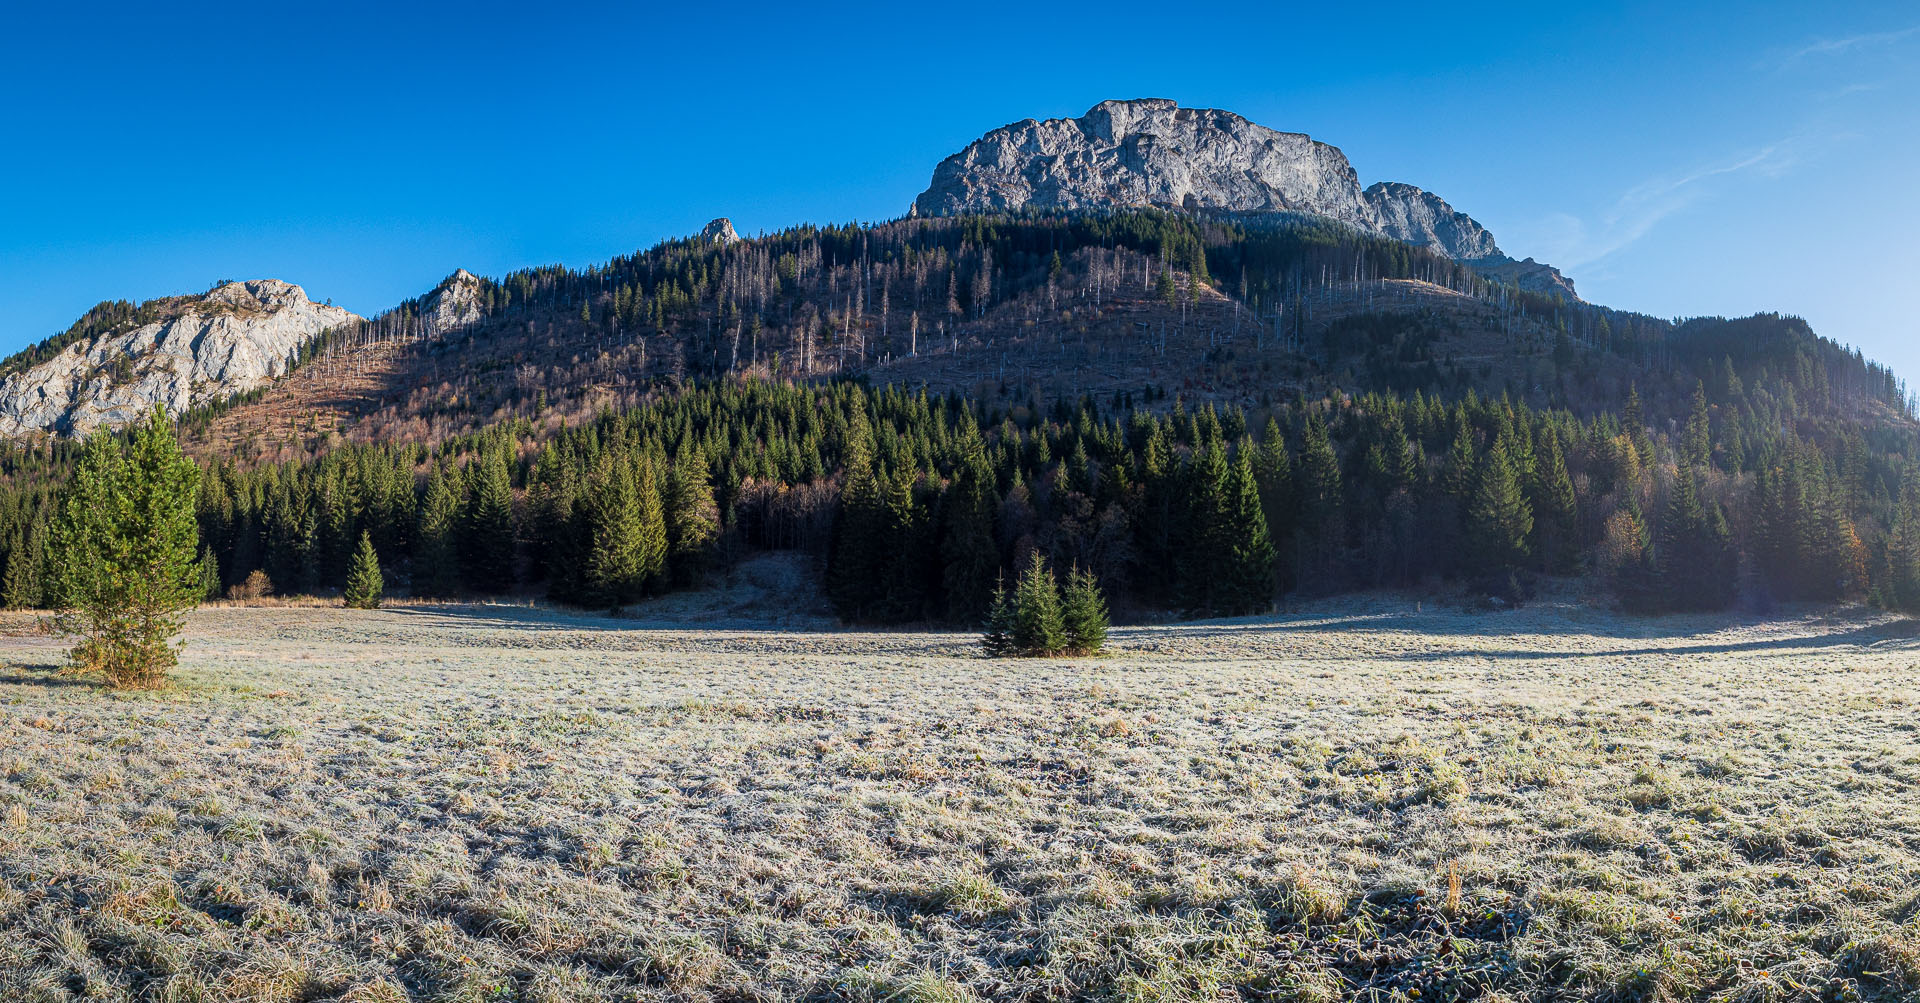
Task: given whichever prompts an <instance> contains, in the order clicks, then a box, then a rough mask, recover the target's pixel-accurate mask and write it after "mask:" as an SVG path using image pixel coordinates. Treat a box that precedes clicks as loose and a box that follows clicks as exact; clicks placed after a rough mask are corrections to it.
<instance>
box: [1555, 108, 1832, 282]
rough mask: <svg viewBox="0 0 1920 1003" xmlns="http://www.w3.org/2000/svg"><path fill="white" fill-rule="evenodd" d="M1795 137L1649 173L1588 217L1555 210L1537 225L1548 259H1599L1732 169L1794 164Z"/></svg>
mask: <svg viewBox="0 0 1920 1003" xmlns="http://www.w3.org/2000/svg"><path fill="white" fill-rule="evenodd" d="M1793 146H1794V143H1793V141H1792V140H1790V139H1787V140H1781V141H1780V142H1777V143H1773V144H1771V145H1769V146H1766V147H1763V148H1762V149H1760V150H1757V151H1754V152H1750V153H1744V154H1741V155H1738V156H1734V157H1729V158H1727V159H1726V160H1724V161H1722V162H1718V163H1712V164H1709V165H1707V166H1704V167H1700V168H1697V169H1695V170H1692V171H1689V172H1686V173H1684V174H1679V175H1663V176H1659V177H1653V178H1649V179H1647V180H1646V181H1643V182H1641V183H1640V184H1637V185H1635V186H1633V187H1632V188H1629V189H1628V190H1627V191H1626V192H1625V193H1623V194H1622V195H1621V196H1620V197H1619V198H1617V199H1615V200H1614V202H1613V204H1612V205H1610V206H1608V207H1607V208H1606V209H1604V210H1603V211H1601V212H1600V213H1598V214H1597V215H1596V216H1595V217H1594V218H1593V219H1592V220H1591V221H1588V220H1585V219H1582V218H1580V217H1578V216H1574V215H1572V214H1569V213H1557V214H1555V215H1554V216H1553V217H1551V218H1549V219H1548V220H1547V221H1546V222H1545V223H1544V224H1542V225H1541V227H1540V229H1541V230H1542V231H1543V232H1542V234H1541V237H1542V240H1541V243H1542V244H1543V245H1544V246H1547V247H1551V248H1553V250H1552V251H1550V252H1549V253H1550V255H1551V256H1550V257H1547V258H1546V260H1548V261H1552V262H1553V263H1554V264H1556V265H1559V266H1561V267H1562V268H1576V267H1579V266H1581V265H1585V264H1589V263H1592V262H1595V261H1599V260H1601V259H1603V258H1606V257H1608V256H1609V255H1612V254H1614V253H1616V252H1618V251H1620V250H1622V249H1623V248H1625V247H1627V246H1628V245H1630V244H1632V243H1634V242H1635V241H1637V240H1639V239H1640V238H1642V237H1644V236H1646V235H1647V234H1648V233H1649V232H1651V231H1652V230H1653V228H1654V227H1655V226H1657V225H1659V223H1660V221H1661V220H1664V219H1666V218H1667V217H1669V216H1671V215H1673V214H1674V213H1676V212H1679V211H1681V210H1682V209H1685V208H1686V207H1687V206H1689V205H1691V204H1693V203H1694V202H1696V201H1698V200H1700V199H1701V198H1704V197H1706V196H1707V195H1709V194H1711V193H1712V190H1713V187H1714V182H1715V181H1716V180H1717V179H1722V178H1726V177H1729V176H1731V175H1736V174H1750V173H1751V174H1762V175H1766V176H1778V175H1779V174H1781V173H1784V172H1785V171H1786V170H1788V169H1789V168H1790V167H1792V166H1793V162H1794V155H1793Z"/></svg>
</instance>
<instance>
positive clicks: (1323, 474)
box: [1294, 415, 1346, 589]
mask: <svg viewBox="0 0 1920 1003" xmlns="http://www.w3.org/2000/svg"><path fill="white" fill-rule="evenodd" d="M1298 470H1299V477H1298V480H1297V481H1296V483H1297V484H1298V498H1299V500H1300V502H1299V513H1300V516H1299V521H1298V522H1297V523H1296V524H1295V529H1294V535H1295V538H1296V549H1297V550H1298V551H1299V552H1300V553H1301V554H1302V555H1303V557H1304V560H1303V561H1302V565H1303V567H1302V568H1301V569H1300V571H1299V572H1298V574H1299V580H1300V582H1301V584H1303V585H1309V586H1312V587H1315V588H1321V589H1325V588H1328V587H1331V586H1333V585H1335V584H1337V583H1336V582H1335V581H1334V580H1333V579H1334V574H1335V570H1336V569H1335V560H1336V559H1337V558H1338V556H1339V554H1340V551H1341V550H1342V549H1343V548H1344V547H1345V545H1346V528H1345V520H1344V519H1343V517H1342V507H1343V506H1342V497H1341V486H1340V460H1339V457H1338V456H1336V455H1335V454H1334V451H1333V442H1332V440H1331V439H1330V438H1329V437H1328V435H1327V427H1326V425H1325V424H1324V423H1322V422H1321V420H1320V417H1319V416H1318V415H1312V416H1309V417H1308V418H1307V427H1306V432H1305V433H1304V434H1303V436H1302V437H1301V445H1300V465H1299V467H1298Z"/></svg>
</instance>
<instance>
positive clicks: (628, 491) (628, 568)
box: [580, 449, 648, 609]
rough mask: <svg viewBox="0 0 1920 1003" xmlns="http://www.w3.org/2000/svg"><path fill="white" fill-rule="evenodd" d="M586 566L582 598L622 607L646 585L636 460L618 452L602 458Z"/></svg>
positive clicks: (592, 495)
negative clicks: (632, 460) (636, 482)
mask: <svg viewBox="0 0 1920 1003" xmlns="http://www.w3.org/2000/svg"><path fill="white" fill-rule="evenodd" d="M585 512H586V523H587V532H586V546H585V548H584V550H585V567H584V568H583V569H582V573H581V582H582V589H581V596H580V598H581V599H582V600H583V601H585V602H587V603H589V604H592V605H596V606H602V607H605V608H607V609H618V608H619V607H621V606H624V605H626V604H627V603H630V602H632V601H634V600H635V599H637V598H639V597H640V594H641V593H642V591H644V589H645V587H646V579H647V561H648V557H647V554H646V540H645V539H644V537H645V535H646V527H645V526H644V525H643V523H642V514H641V508H640V499H639V492H638V490H637V489H636V486H635V476H634V468H633V464H632V463H631V461H629V460H628V459H627V458H626V457H625V456H622V455H620V454H619V453H618V452H616V451H615V450H612V449H609V450H607V451H605V452H603V453H601V454H600V462H599V463H598V464H596V465H595V467H594V472H593V478H592V480H591V481H590V482H589V483H588V489H587V500H586V505H585Z"/></svg>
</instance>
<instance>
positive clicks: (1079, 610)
mask: <svg viewBox="0 0 1920 1003" xmlns="http://www.w3.org/2000/svg"><path fill="white" fill-rule="evenodd" d="M1060 619H1061V625H1062V627H1063V628H1064V630H1065V633H1066V650H1067V651H1069V652H1071V653H1073V654H1076V655H1095V654H1099V653H1100V651H1101V650H1102V649H1104V648H1105V647H1106V646H1107V599H1106V596H1104V595H1102V594H1101V593H1100V581H1099V579H1097V578H1095V577H1094V576H1093V572H1091V571H1083V570H1081V569H1080V567H1079V566H1078V565H1076V566H1075V567H1074V568H1073V570H1072V571H1071V572H1070V573H1068V575H1067V584H1066V588H1065V589H1063V590H1062V594H1061V601H1060Z"/></svg>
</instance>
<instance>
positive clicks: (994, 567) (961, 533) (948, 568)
mask: <svg viewBox="0 0 1920 1003" xmlns="http://www.w3.org/2000/svg"><path fill="white" fill-rule="evenodd" d="M961 449H962V451H963V452H962V458H961V461H960V468H959V469H958V470H957V471H955V472H954V478H953V484H952V485H951V486H949V487H948V488H947V493H946V503H945V505H944V507H943V520H942V522H943V525H942V527H941V540H940V560H941V565H942V568H941V584H942V586H943V588H944V591H945V592H946V598H947V618H948V619H949V620H951V621H953V622H955V623H977V622H979V619H980V617H982V616H983V615H985V614H986V613H987V612H988V610H989V609H990V608H991V604H992V602H993V597H994V594H995V592H996V591H998V586H997V585H996V580H997V579H998V577H999V571H1000V550H999V546H998V544H996V543H995V542H994V537H993V512H994V509H995V507H996V504H995V502H996V499H995V498H994V496H993V471H992V470H991V469H989V468H988V466H987V457H986V452H985V450H984V448H983V447H982V445H981V443H980V439H979V436H978V435H975V436H973V437H972V438H971V439H968V440H966V441H965V442H963V444H962V446H961Z"/></svg>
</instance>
